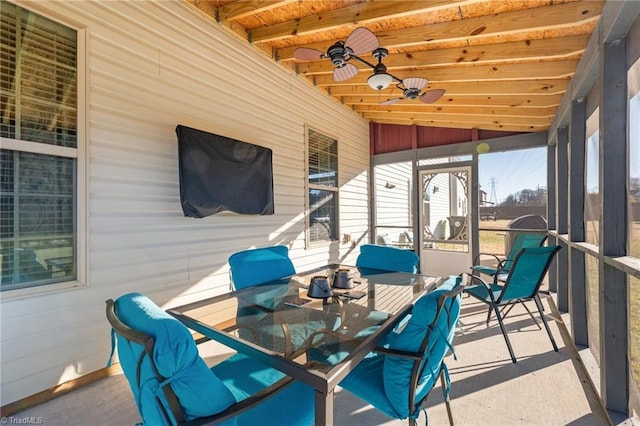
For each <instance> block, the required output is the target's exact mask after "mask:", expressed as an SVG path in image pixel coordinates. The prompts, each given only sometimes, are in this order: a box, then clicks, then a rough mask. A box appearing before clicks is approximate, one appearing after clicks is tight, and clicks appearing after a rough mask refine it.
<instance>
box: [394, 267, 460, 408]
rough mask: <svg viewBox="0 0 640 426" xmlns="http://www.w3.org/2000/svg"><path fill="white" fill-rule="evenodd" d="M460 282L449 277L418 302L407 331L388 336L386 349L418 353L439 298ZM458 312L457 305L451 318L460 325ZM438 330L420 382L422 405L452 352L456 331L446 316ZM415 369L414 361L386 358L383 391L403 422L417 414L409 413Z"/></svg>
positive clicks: (417, 393) (419, 394) (430, 340)
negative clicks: (410, 393) (411, 383)
mask: <svg viewBox="0 0 640 426" xmlns="http://www.w3.org/2000/svg"><path fill="white" fill-rule="evenodd" d="M460 281H461V278H460V277H458V276H450V277H448V278H447V279H446V280H445V281H444V282H443V283H442V285H440V286H439V287H438V288H437V289H435V290H434V291H432V292H429V293H427V294H425V295H423V296H421V297H420V298H419V299H418V300H416V302H415V303H414V306H413V310H412V312H411V314H410V315H411V317H410V318H409V320H408V321H407V323H406V325H405V326H404V328H401V329H399V332H398V331H392V332H391V333H389V335H388V336H387V337H386V339H385V342H384V346H385V347H388V348H390V349H397V350H403V351H410V352H417V351H419V350H420V345H421V344H422V341H423V340H424V338H425V336H426V333H427V331H428V329H429V326H430V325H431V324H432V323H433V321H434V320H435V315H436V313H437V310H438V298H439V297H440V294H442V293H445V292H448V291H450V290H452V289H453V288H454V287H455V286H457V285H458V284H459V283H460ZM459 309H460V306H459V304H454V307H453V309H452V313H451V315H452V316H453V318H454V320H455V321H457V317H458V314H459ZM436 328H437V329H436V330H434V331H433V333H432V334H431V336H432V337H431V338H430V339H429V343H428V346H427V353H428V354H429V355H428V356H426V357H425V361H424V362H425V366H424V370H423V374H422V377H421V378H420V379H419V380H418V389H417V390H416V401H420V400H421V399H422V398H423V397H424V396H425V395H426V393H427V392H428V391H429V390H430V389H431V388H432V386H433V383H434V382H435V380H436V379H437V378H438V374H439V373H440V368H441V364H442V360H443V359H444V357H445V355H446V353H447V350H448V349H449V345H448V343H449V342H450V341H451V339H452V337H453V331H454V327H451V330H450V329H449V328H450V327H449V324H448V322H447V318H446V316H445V315H442V316H441V317H440V321H439V322H438V324H437V325H436ZM445 339H446V340H445ZM413 366H414V361H412V360H409V359H402V358H398V357H393V356H385V361H384V369H383V381H384V389H385V392H386V394H387V398H388V399H389V402H390V404H391V406H392V407H393V408H394V410H395V412H396V417H397V418H401V419H404V418H406V417H409V416H414V415H415V414H416V413H410V412H409V383H410V380H411V372H412V369H413Z"/></svg>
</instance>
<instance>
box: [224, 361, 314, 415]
mask: <svg viewBox="0 0 640 426" xmlns="http://www.w3.org/2000/svg"><path fill="white" fill-rule="evenodd" d="M211 370H212V371H213V373H214V374H215V375H216V376H217V377H218V378H220V379H221V380H222V381H223V382H224V384H225V385H226V386H227V387H228V388H229V390H230V391H231V393H232V394H233V396H234V397H235V398H236V400H238V401H240V400H242V399H245V398H246V397H248V396H250V395H253V394H255V393H258V392H260V391H261V390H263V389H265V388H267V387H269V386H270V385H272V384H273V383H275V382H277V381H278V380H280V379H281V378H283V377H284V374H283V373H281V372H280V371H278V370H275V369H273V368H270V367H267V366H266V365H264V364H262V363H260V362H259V361H257V360H255V359H254V358H250V357H248V356H246V355H242V354H236V355H234V356H232V357H231V358H229V359H227V360H225V361H223V362H221V363H220V364H218V365H216V366H214V367H213V368H212V369H211ZM313 401H314V391H313V389H312V388H311V387H309V386H307V385H305V384H303V383H301V382H295V383H294V384H292V385H290V386H289V387H287V388H286V389H284V390H283V391H281V392H278V393H277V394H275V395H274V396H272V397H271V398H269V399H268V400H266V401H265V402H263V403H261V404H259V405H258V406H256V407H254V408H252V409H251V410H248V411H245V412H243V413H241V414H240V415H239V416H238V417H237V419H236V420H237V424H238V425H239V426H243V425H252V426H253V425H259V424H274V425H312V424H313V421H314V411H315V410H314V402H313ZM267 419H268V420H267Z"/></svg>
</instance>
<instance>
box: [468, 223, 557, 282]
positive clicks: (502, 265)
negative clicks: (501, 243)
mask: <svg viewBox="0 0 640 426" xmlns="http://www.w3.org/2000/svg"><path fill="white" fill-rule="evenodd" d="M546 240H547V235H546V234H541V233H527V232H520V233H518V234H517V235H516V237H515V239H514V240H513V244H512V245H511V249H509V253H507V256H506V257H505V258H504V259H500V258H499V257H498V256H496V255H495V254H492V253H478V254H477V255H476V256H475V257H474V259H473V266H472V267H471V269H472V271H473V272H472V273H473V274H476V275H477V274H485V275H489V276H490V277H494V276H495V275H496V274H497V275H498V276H499V278H501V281H504V279H503V278H504V277H505V276H506V274H508V273H509V270H510V269H511V265H513V261H514V259H515V258H516V255H517V254H518V253H519V252H520V250H522V249H523V248H525V247H541V246H542V245H543V244H544V242H545V241H546ZM482 256H490V257H493V259H495V262H496V263H495V267H491V266H485V265H480V264H479V261H480V259H481V258H482Z"/></svg>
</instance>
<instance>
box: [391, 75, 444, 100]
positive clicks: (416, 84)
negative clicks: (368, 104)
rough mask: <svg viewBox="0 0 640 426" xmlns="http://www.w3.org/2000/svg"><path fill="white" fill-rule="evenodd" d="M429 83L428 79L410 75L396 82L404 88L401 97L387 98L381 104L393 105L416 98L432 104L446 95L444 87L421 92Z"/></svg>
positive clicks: (397, 85) (400, 87) (399, 86)
mask: <svg viewBox="0 0 640 426" xmlns="http://www.w3.org/2000/svg"><path fill="white" fill-rule="evenodd" d="M427 83H429V81H428V80H426V79H424V78H419V77H409V78H405V79H404V80H402V81H401V82H400V83H398V84H396V87H398V88H399V89H401V90H402V96H401V97H399V98H392V99H387V100H386V101H384V102H382V103H380V105H393V104H395V103H398V102H400V101H402V100H404V99H409V100H411V101H412V100H414V99H418V100H419V101H421V102H424V103H425V104H432V103H434V102H435V101H437V100H438V99H440V98H441V97H442V95H444V92H445V90H444V89H433V90H425V91H424V92H422V93H420V91H421V90H422V88H423V87H424V86H426V85H427Z"/></svg>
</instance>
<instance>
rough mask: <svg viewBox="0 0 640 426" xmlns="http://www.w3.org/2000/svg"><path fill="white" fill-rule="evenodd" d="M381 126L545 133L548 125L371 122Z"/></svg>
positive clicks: (404, 121)
mask: <svg viewBox="0 0 640 426" xmlns="http://www.w3.org/2000/svg"><path fill="white" fill-rule="evenodd" d="M371 121H373V122H374V123H380V124H400V125H403V126H424V127H444V128H452V129H479V130H503V131H511V132H544V131H545V130H547V129H548V128H549V126H548V125H542V126H539V125H533V124H509V123H493V122H485V121H471V120H468V121H447V120H437V119H433V120H421V119H416V120H403V119H389V118H380V119H375V120H371Z"/></svg>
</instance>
